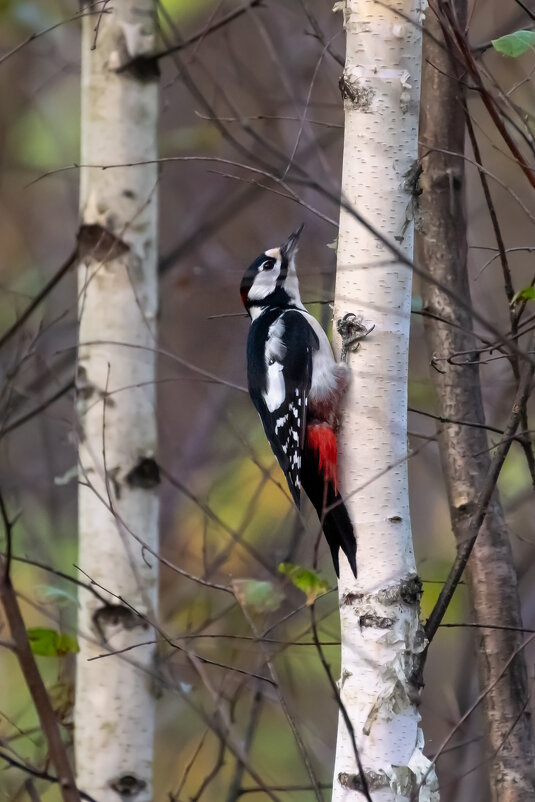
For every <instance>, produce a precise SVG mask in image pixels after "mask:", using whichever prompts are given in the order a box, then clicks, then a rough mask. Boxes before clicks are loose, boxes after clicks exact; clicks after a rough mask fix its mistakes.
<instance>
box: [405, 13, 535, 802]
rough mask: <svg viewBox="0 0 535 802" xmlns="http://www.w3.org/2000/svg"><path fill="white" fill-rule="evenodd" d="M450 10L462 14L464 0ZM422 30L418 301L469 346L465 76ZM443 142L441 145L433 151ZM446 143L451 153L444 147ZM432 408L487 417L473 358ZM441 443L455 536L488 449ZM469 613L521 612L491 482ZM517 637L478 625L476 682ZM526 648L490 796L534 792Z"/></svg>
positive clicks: (505, 622)
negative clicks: (422, 270) (421, 274)
mask: <svg viewBox="0 0 535 802" xmlns="http://www.w3.org/2000/svg"><path fill="white" fill-rule="evenodd" d="M456 5H457V15H458V17H459V19H460V20H462V19H463V17H465V16H466V8H465V3H464V0H457V4H456ZM425 31H426V33H427V34H428V35H427V36H426V37H425V40H424V65H425V66H424V70H425V72H424V82H423V91H422V123H421V130H420V138H421V140H422V143H423V144H422V155H423V156H424V158H423V168H424V169H423V173H422V176H421V179H420V186H421V189H422V195H421V198H420V224H421V239H420V249H421V253H422V261H423V262H424V264H425V266H426V269H427V270H428V272H429V273H430V275H432V276H433V278H434V279H435V280H436V282H437V284H436V285H435V284H434V283H433V284H431V283H425V282H424V284H423V289H422V294H423V301H424V311H425V310H426V311H429V312H432V313H433V314H434V315H438V316H439V317H441V318H443V319H445V320H447V321H451V322H452V323H453V324H454V325H448V324H447V323H443V322H441V321H440V320H437V319H436V318H431V317H426V318H425V319H424V320H425V329H426V337H427V342H428V346H429V351H430V354H431V355H433V354H438V353H440V354H449V353H454V352H457V351H463V352H466V353H469V352H470V351H473V350H475V348H476V341H475V338H474V336H473V333H472V319H471V315H470V314H469V312H467V311H466V309H464V308H463V309H461V308H459V307H458V306H456V305H455V304H454V303H453V302H452V300H451V299H450V298H449V297H448V295H446V293H444V292H443V291H442V290H441V289H440V286H439V285H446V286H447V287H449V288H450V289H452V290H454V291H455V292H456V293H457V295H458V296H460V297H463V298H465V299H467V300H468V301H469V300H470V287H469V283H468V275H467V264H466V253H467V247H466V221H465V215H464V208H463V193H464V160H463V158H462V157H455V156H453V155H449V154H451V153H459V154H463V153H464V132H465V119H464V111H463V100H464V98H463V90H462V85H461V84H460V83H458V82H457V81H456V80H452V79H451V78H450V77H449V76H451V75H455V74H456V69H457V67H456V63H455V61H454V60H451V59H450V58H449V55H448V52H447V48H446V47H445V46H444V40H443V35H442V32H441V28H440V25H439V23H438V20H437V18H436V17H435V15H434V14H432V13H430V12H428V14H427V18H426V24H425ZM438 149H442V150H443V152H438ZM446 151H448V152H449V153H446ZM430 373H431V378H432V381H433V383H434V386H435V389H436V397H437V412H438V414H439V415H440V416H441V417H442V418H449V419H455V420H466V421H470V422H473V423H476V424H484V423H485V415H484V410H483V403H482V398H481V387H480V381H479V367H478V364H477V362H475V360H474V364H469V365H462V366H456V365H451V364H446V365H445V373H439V372H437V371H434V370H431V372H430ZM439 445H440V454H441V459H442V466H443V471H444V477H445V481H446V486H447V490H448V497H449V504H450V514H451V522H452V528H453V532H454V535H455V539H456V542H457V544H458V545H461V544H462V543H464V542H465V541H466V539H467V527H468V525H469V523H470V518H471V514H472V510H473V507H474V504H475V502H476V499H477V497H478V494H479V492H480V490H481V487H482V483H483V481H484V480H485V477H486V476H487V474H488V472H489V465H490V455H489V451H488V441H487V434H486V432H485V430H484V429H480V428H475V427H471V426H459V425H454V424H441V427H440V431H439ZM467 573H468V584H469V589H470V593H471V600H472V606H473V618H474V621H475V622H477V623H479V624H489V623H490V624H494V625H495V624H499V625H500V626H502V627H511V628H520V627H521V626H522V618H521V613H520V604H519V599H518V591H517V578H516V572H515V569H514V566H513V559H512V554H511V547H510V543H509V537H508V532H507V525H506V522H505V518H504V513H503V509H502V506H501V503H500V498H499V494H498V492H497V491H495V492H494V496H493V499H492V501H491V503H490V505H489V508H488V511H487V514H486V517H485V520H484V522H483V525H482V527H481V530H480V532H479V536H478V539H477V541H476V544H475V546H474V550H473V552H472V556H471V557H470V560H469V562H468V567H467ZM521 642H522V635H521V633H520V632H518V631H517V632H515V631H507V630H506V629H502V630H495V629H478V630H477V635H476V648H477V661H478V672H479V682H480V686H481V689H484V688H486V687H491V686H492V683H494V681H495V680H496V678H497V677H498V676H499V674H500V672H501V671H502V668H503V666H504V664H505V663H506V661H507V659H508V658H509V657H510V655H511V654H512V652H514V651H515V649H517V648H518V647H519V646H520V644H521ZM527 703H528V687H527V674H526V665H525V659H524V653H523V652H521V653H520V654H519V655H518V656H517V657H516V658H515V660H514V661H513V662H512V664H511V666H510V668H509V669H508V670H507V671H506V672H505V674H504V676H503V678H502V679H500V680H499V681H498V682H497V684H496V685H494V687H491V690H490V692H489V693H488V694H487V695H486V697H485V699H484V701H483V710H484V716H485V719H486V727H485V732H486V735H487V753H488V757H489V762H490V785H491V796H492V799H493V800H496V802H498V800H499V801H500V802H533V800H535V789H534V785H533V760H534V749H533V740H532V732H531V722H530V715H529V708H528V704H527Z"/></svg>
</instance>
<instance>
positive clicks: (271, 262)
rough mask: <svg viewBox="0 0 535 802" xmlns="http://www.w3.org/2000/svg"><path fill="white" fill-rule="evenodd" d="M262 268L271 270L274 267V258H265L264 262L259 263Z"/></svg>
mask: <svg viewBox="0 0 535 802" xmlns="http://www.w3.org/2000/svg"><path fill="white" fill-rule="evenodd" d="M260 267H261V269H262V270H273V268H274V267H275V260H274V259H266V261H265V262H262V264H261V265H260Z"/></svg>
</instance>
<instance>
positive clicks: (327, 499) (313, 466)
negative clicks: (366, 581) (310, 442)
mask: <svg viewBox="0 0 535 802" xmlns="http://www.w3.org/2000/svg"><path fill="white" fill-rule="evenodd" d="M303 456H304V459H303V470H302V475H301V482H302V485H303V490H304V491H305V493H306V494H307V496H308V497H309V499H310V501H311V502H312V504H313V505H314V508H315V510H316V512H317V514H318V518H319V519H320V521H321V523H322V527H323V533H324V535H325V538H326V540H327V543H328V544H329V548H330V550H331V556H332V560H333V563H334V570H335V571H336V576H338V577H339V576H340V566H339V560H338V552H339V549H342V551H343V552H344V554H345V555H346V557H347V560H348V562H349V565H350V566H351V570H352V571H353V575H354V576H355V578H356V576H357V541H356V539H355V532H354V531H353V524H352V523H351V519H350V518H349V514H348V512H347V509H346V507H345V504H344V502H343V501H342V497H341V495H340V493H335V492H334V488H333V486H332V484H330V483H327V484H326V483H325V482H324V481H323V479H322V477H321V475H320V473H319V471H318V466H317V462H316V458H315V456H314V455H313V454H311V452H307V451H305V454H304V455H303Z"/></svg>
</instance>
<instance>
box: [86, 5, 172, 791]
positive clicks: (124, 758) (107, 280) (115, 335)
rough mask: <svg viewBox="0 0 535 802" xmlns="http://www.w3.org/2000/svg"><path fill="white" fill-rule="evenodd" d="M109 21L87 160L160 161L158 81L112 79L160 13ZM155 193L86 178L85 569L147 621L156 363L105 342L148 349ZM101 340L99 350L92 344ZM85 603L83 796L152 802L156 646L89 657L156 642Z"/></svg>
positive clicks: (121, 610)
mask: <svg viewBox="0 0 535 802" xmlns="http://www.w3.org/2000/svg"><path fill="white" fill-rule="evenodd" d="M106 10H107V11H108V13H105V14H103V15H102V16H101V17H100V18H98V17H96V16H87V17H85V18H84V20H83V36H82V153H81V162H82V165H91V164H99V165H100V164H124V163H131V162H139V161H143V160H154V159H155V158H156V155H157V152H156V123H157V115H158V83H157V75H156V73H155V71H154V69H152V70H151V68H150V67H151V65H148V68H147V67H145V69H144V70H142V69H141V68H140V69H138V70H137V71H135V70H132V69H130V70H128V69H127V70H125V71H123V72H117V68H118V67H120V66H121V65H122V64H124V63H126V62H127V61H128V60H129V59H131V58H132V57H133V56H136V55H140V54H146V53H148V52H150V51H152V50H153V49H154V46H155V42H154V24H155V19H156V3H155V0H114V2H113V3H111V4H110V5H109V6H107V7H106ZM95 24H97V28H98V31H97V35H96V38H95ZM95 39H96V47H95ZM156 183H157V169H156V165H155V164H147V165H142V166H137V167H128V168H118V169H117V168H114V169H109V170H105V171H103V170H101V169H96V168H89V167H87V166H84V167H82V169H81V187H80V210H81V223H82V229H81V236H80V251H81V260H80V266H79V311H80V349H79V364H78V373H77V388H78V411H79V418H80V449H79V461H80V470H79V479H80V483H81V484H80V491H79V537H80V546H79V564H80V567H81V568H82V570H83V571H85V572H86V573H87V574H88V575H89V576H90V577H91V578H92V579H93V580H95V581H96V582H98V583H99V584H100V585H102V586H103V587H104V588H105V589H106V590H109V591H111V592H112V593H114V594H118V595H119V596H121V597H122V598H123V599H124V600H125V601H127V602H128V603H129V604H131V605H132V606H133V607H134V608H135V609H136V610H138V611H139V612H141V613H142V614H148V615H149V616H153V615H154V611H155V608H156V600H157V579H158V565H157V562H156V561H155V560H154V559H153V558H152V557H151V556H150V555H149V554H147V553H145V554H143V553H142V549H141V547H140V545H139V543H138V542H137V541H136V540H135V539H134V538H133V537H132V536H131V535H130V534H129V532H128V529H130V530H131V531H133V532H135V533H136V535H138V536H140V537H141V538H142V539H143V540H144V541H145V542H146V543H147V544H148V545H149V546H150V547H151V548H152V549H154V550H156V551H157V547H158V546H157V544H158V498H157V484H158V481H159V476H158V469H157V466H156V463H155V462H154V457H155V451H156V421H155V388H154V374H155V354H154V353H152V352H151V351H150V350H140V349H135V348H125V347H124V346H118V345H116V346H114V345H110V344H109V343H113V342H118V343H129V344H132V345H138V346H143V347H147V348H149V349H150V348H154V346H155V326H156V313H157V261H156V259H157V200H156ZM95 341H100V342H101V343H102V344H101V345H92V344H91V343H92V342H95ZM106 391H107V393H108V394H109V395H108V396H106ZM116 391H118V392H116ZM104 412H105V418H103V414H104ZM84 483H87V484H88V485H89V486H84ZM110 501H111V506H112V508H113V510H114V512H115V513H116V514H115V515H114V514H112V513H111V512H110V509H109V507H110ZM104 595H106V594H105V593H104ZM80 605H81V606H80V612H79V633H80V648H81V651H80V654H79V657H78V664H77V683H76V703H75V757H76V771H77V782H78V785H79V787H80V788H82V789H83V790H84V791H86V792H88V793H89V794H91V795H92V796H93V797H94V798H96V799H98V800H99V802H118V800H120V798H121V796H126V795H128V796H134V795H135V799H136V802H145V801H147V802H148V800H151V799H152V782H151V774H152V749H153V734H154V705H155V699H154V697H153V694H152V693H151V687H150V676H149V673H148V672H151V671H152V669H153V665H152V662H153V657H154V647H143V648H137V649H135V650H134V651H132V652H129V653H127V654H126V655H124V656H116V657H106V658H105V659H102V660H95V661H93V662H88V660H89V658H91V657H94V656H96V655H98V654H102V653H103V652H106V651H107V650H108V649H110V650H117V649H124V648H125V647H128V646H130V645H132V644H134V643H139V642H140V641H147V640H151V639H153V638H154V633H153V632H152V630H151V629H149V628H148V627H147V626H146V624H145V622H144V621H143V620H142V619H141V618H139V617H138V616H136V615H135V614H134V613H133V612H132V610H131V609H129V607H128V606H127V605H123V604H121V602H120V600H119V599H118V598H116V597H114V596H112V595H110V596H109V605H111V606H103V604H102V602H100V601H99V600H98V599H96V598H95V597H94V596H92V595H91V594H89V593H87V592H83V593H82V594H81V596H80ZM86 636H89V640H88V639H87V637H86ZM134 662H135V663H137V666H138V667H136V666H135V665H133V663H134ZM143 669H145V670H143Z"/></svg>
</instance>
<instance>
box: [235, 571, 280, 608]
mask: <svg viewBox="0 0 535 802" xmlns="http://www.w3.org/2000/svg"><path fill="white" fill-rule="evenodd" d="M232 589H233V590H234V594H235V596H236V598H237V599H238V601H239V603H240V604H241V605H243V606H244V607H252V608H254V609H255V610H256V611H257V612H260V613H267V612H271V611H273V610H277V609H278V608H279V607H280V605H281V603H282V601H283V599H284V593H281V591H280V590H277V588H276V587H275V586H274V585H273V583H272V582H268V581H262V580H260V579H234V580H233V581H232Z"/></svg>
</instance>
